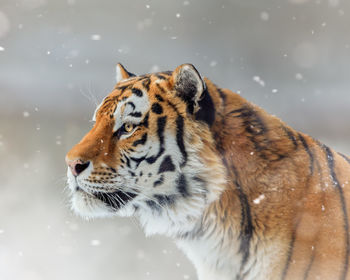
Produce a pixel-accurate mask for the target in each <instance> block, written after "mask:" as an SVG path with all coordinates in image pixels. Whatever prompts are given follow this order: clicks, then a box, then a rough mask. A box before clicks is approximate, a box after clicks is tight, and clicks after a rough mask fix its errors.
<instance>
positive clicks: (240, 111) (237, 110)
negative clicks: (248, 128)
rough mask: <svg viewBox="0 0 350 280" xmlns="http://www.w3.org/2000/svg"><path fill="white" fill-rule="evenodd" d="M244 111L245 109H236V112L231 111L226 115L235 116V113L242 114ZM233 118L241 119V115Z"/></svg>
mask: <svg viewBox="0 0 350 280" xmlns="http://www.w3.org/2000/svg"><path fill="white" fill-rule="evenodd" d="M244 110H246V108H245V107H244V108H240V109H236V110H232V111H230V112H228V113H227V115H231V114H237V113H242V112H243V111H244ZM235 117H241V115H238V116H235Z"/></svg>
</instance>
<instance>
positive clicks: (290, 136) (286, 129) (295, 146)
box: [282, 126, 298, 149]
mask: <svg viewBox="0 0 350 280" xmlns="http://www.w3.org/2000/svg"><path fill="white" fill-rule="evenodd" d="M282 128H283V130H284V131H285V132H286V133H287V136H288V138H289V139H290V140H291V141H292V142H293V145H294V148H295V149H296V148H297V147H298V142H297V139H296V138H295V136H294V134H293V132H292V131H291V130H290V129H289V128H287V127H285V126H282Z"/></svg>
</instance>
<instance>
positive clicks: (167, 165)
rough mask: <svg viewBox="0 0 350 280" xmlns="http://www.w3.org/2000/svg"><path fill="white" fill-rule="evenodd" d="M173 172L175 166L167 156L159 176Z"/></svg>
mask: <svg viewBox="0 0 350 280" xmlns="http://www.w3.org/2000/svg"><path fill="white" fill-rule="evenodd" d="M172 171H175V165H174V164H173V161H172V160H171V157H170V156H166V157H165V158H164V159H163V161H162V163H161V164H160V166H159V170H158V174H160V173H163V172H172Z"/></svg>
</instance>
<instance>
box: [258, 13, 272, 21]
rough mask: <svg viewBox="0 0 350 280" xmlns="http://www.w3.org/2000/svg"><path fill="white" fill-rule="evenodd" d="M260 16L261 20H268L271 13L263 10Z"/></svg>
mask: <svg viewBox="0 0 350 280" xmlns="http://www.w3.org/2000/svg"><path fill="white" fill-rule="evenodd" d="M260 18H261V20H263V21H268V20H269V18H270V15H269V14H268V13H267V12H261V13H260Z"/></svg>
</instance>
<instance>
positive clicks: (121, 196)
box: [94, 191, 137, 210]
mask: <svg viewBox="0 0 350 280" xmlns="http://www.w3.org/2000/svg"><path fill="white" fill-rule="evenodd" d="M94 196H95V197H96V198H98V199H99V200H101V201H103V202H104V203H105V204H106V205H107V206H108V207H110V208H112V209H113V210H118V209H119V208H120V207H121V206H124V205H125V204H126V203H127V202H128V201H130V200H132V199H133V198H135V197H136V196H137V194H135V193H129V192H123V191H116V192H113V193H103V192H98V193H94Z"/></svg>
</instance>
